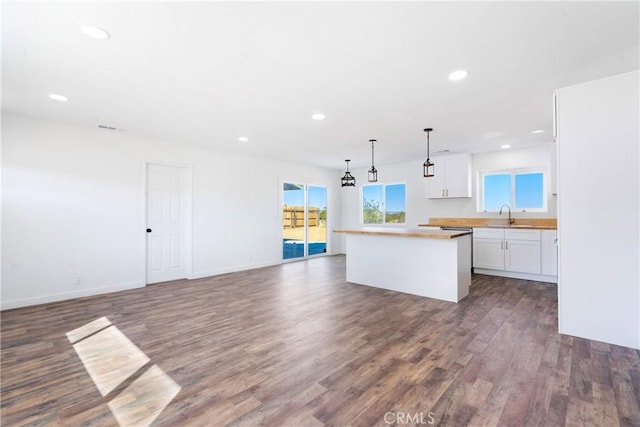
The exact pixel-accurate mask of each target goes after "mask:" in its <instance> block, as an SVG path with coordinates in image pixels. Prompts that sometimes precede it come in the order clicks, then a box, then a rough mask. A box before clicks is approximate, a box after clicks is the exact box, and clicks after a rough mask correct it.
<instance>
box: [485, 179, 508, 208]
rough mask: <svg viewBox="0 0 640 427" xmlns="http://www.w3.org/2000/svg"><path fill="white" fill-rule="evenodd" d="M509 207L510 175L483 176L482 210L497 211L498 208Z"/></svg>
mask: <svg viewBox="0 0 640 427" xmlns="http://www.w3.org/2000/svg"><path fill="white" fill-rule="evenodd" d="M504 204H507V205H511V174H497V175H485V176H484V209H485V210H487V211H497V210H499V209H500V206H502V205H504Z"/></svg>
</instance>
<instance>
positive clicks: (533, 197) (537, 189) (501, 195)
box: [478, 168, 547, 212]
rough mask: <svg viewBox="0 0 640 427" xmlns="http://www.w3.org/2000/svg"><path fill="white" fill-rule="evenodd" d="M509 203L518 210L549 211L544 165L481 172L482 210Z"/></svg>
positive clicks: (480, 199)
mask: <svg viewBox="0 0 640 427" xmlns="http://www.w3.org/2000/svg"><path fill="white" fill-rule="evenodd" d="M505 204H506V205H509V206H510V207H511V208H512V210H514V211H521V212H546V211H547V191H546V186H545V173H544V168H530V169H509V170H500V171H481V172H479V173H478V211H480V212H496V211H499V210H500V207H501V206H502V205H505Z"/></svg>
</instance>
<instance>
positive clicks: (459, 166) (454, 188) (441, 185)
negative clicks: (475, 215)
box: [425, 153, 471, 199]
mask: <svg viewBox="0 0 640 427" xmlns="http://www.w3.org/2000/svg"><path fill="white" fill-rule="evenodd" d="M431 160H432V161H433V163H434V176H433V177H431V178H425V183H426V184H425V185H426V191H427V197H428V198H430V199H450V198H454V197H471V154H469V153H463V154H452V155H449V156H437V157H434V158H432V159H431Z"/></svg>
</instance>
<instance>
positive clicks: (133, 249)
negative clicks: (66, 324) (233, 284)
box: [1, 114, 341, 309]
mask: <svg viewBox="0 0 640 427" xmlns="http://www.w3.org/2000/svg"><path fill="white" fill-rule="evenodd" d="M2 119H3V122H2V124H3V126H2V289H1V296H2V305H1V307H2V308H3V309H5V308H12V307H18V306H24V305H31V304H37V303H43V302H49V301H54V300H60V299H68V298H73V297H77V296H84V295H93V294H98V293H103V292H110V291H116V290H121V289H129V288H135V287H140V286H144V284H145V275H146V271H145V260H146V252H145V251H146V233H145V228H146V226H145V185H146V183H145V179H146V170H145V165H146V162H148V161H158V162H170V163H178V164H182V165H188V166H190V167H191V168H192V173H193V248H192V253H193V266H192V271H193V277H194V278H195V277H205V276H210V275H215V274H220V273H225V272H230V271H237V270H244V269H249V268H254V267H260V266H265V265H272V264H278V263H280V262H281V258H282V254H281V251H282V243H281V208H280V206H281V205H280V203H281V194H280V182H281V180H283V179H288V180H295V181H296V182H301V183H310V184H317V185H326V186H327V187H328V198H329V200H328V213H329V217H328V227H330V228H335V227H337V226H339V222H340V212H341V205H340V204H341V193H339V191H340V186H339V178H340V175H339V173H338V172H337V171H334V170H328V169H322V168H317V167H312V166H307V165H298V164H292V163H287V162H279V161H273V160H265V159H258V158H253V157H246V156H236V155H232V154H228V153H223V152H219V151H214V150H209V149H206V148H199V147H186V146H183V145H177V144H173V143H169V142H163V141H158V140H150V139H144V138H139V137H134V136H130V135H127V134H124V133H119V132H110V131H103V130H99V129H93V128H86V127H77V126H70V125H64V124H59V123H54V122H47V121H42V120H36V119H31V118H27V117H23V116H16V115H8V114H7V115H3V116H2ZM329 238H331V236H329ZM328 252H330V253H331V252H333V251H332V245H331V242H329V248H328ZM78 276H81V277H82V284H81V285H80V286H78V285H77V278H78Z"/></svg>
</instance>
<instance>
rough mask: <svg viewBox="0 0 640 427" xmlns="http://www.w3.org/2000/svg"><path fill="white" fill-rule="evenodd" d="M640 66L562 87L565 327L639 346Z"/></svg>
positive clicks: (561, 216)
mask: <svg viewBox="0 0 640 427" xmlns="http://www.w3.org/2000/svg"><path fill="white" fill-rule="evenodd" d="M639 81H640V74H639V73H638V72H637V71H636V72H634V73H627V74H623V75H620V76H615V77H610V78H607V79H603V80H598V81H594V82H589V83H585V84H581V85H577V86H573V87H569V88H564V89H561V90H558V91H557V104H558V170H559V173H558V197H559V205H558V242H559V271H558V273H559V274H558V295H559V304H558V309H559V319H560V322H559V328H560V332H561V333H563V334H568V335H574V336H579V337H584V338H589V339H592V340H598V341H604V342H608V343H612V344H617V345H623V346H626V347H633V348H640V224H639V221H640V172H639V170H640V134H639V129H640V111H639V101H640V99H639V92H640V88H639Z"/></svg>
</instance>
